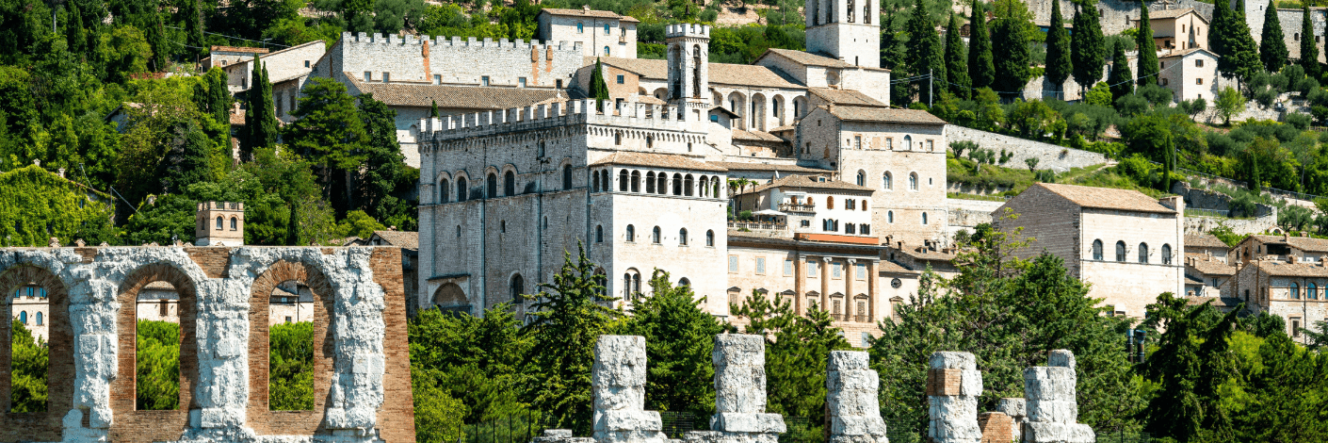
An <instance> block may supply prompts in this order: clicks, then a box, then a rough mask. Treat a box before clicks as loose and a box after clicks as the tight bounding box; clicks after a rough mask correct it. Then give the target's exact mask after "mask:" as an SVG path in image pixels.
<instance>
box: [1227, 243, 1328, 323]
mask: <svg viewBox="0 0 1328 443" xmlns="http://www.w3.org/2000/svg"><path fill="white" fill-rule="evenodd" d="M1238 266H1240V270H1239V271H1238V272H1237V274H1236V277H1235V287H1234V288H1233V292H1234V293H1235V294H1236V295H1237V297H1238V300H1239V301H1241V302H1244V303H1245V305H1246V309H1249V310H1250V311H1252V312H1267V313H1270V314H1273V315H1277V316H1279V317H1282V318H1283V319H1284V320H1286V333H1287V335H1288V336H1290V337H1291V338H1292V339H1293V340H1296V341H1298V342H1302V343H1304V342H1305V341H1306V340H1307V338H1306V336H1305V334H1303V333H1301V331H1300V328H1306V329H1309V328H1315V324H1316V323H1317V322H1321V321H1324V320H1325V319H1328V267H1324V262H1323V261H1322V260H1320V261H1317V262H1301V261H1300V260H1298V259H1297V258H1296V256H1294V255H1291V256H1289V259H1287V260H1285V261H1280V260H1275V259H1271V257H1270V258H1269V259H1264V260H1257V261H1250V262H1246V263H1242V264H1241V265H1238Z"/></svg>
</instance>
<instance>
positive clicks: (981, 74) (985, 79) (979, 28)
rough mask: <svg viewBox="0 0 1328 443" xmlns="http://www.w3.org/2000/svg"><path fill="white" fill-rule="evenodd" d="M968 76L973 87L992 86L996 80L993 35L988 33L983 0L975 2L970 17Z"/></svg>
mask: <svg viewBox="0 0 1328 443" xmlns="http://www.w3.org/2000/svg"><path fill="white" fill-rule="evenodd" d="M968 23H969V33H968V76H969V79H970V81H971V82H972V83H973V88H974V89H977V88H987V87H991V84H992V82H994V81H996V67H995V65H994V64H993V63H992V60H991V35H989V34H988V33H987V13H986V7H985V6H984V3H982V2H973V15H972V16H970V17H969V20H968Z"/></svg>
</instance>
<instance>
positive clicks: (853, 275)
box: [840, 258, 858, 321]
mask: <svg viewBox="0 0 1328 443" xmlns="http://www.w3.org/2000/svg"><path fill="white" fill-rule="evenodd" d="M857 264H858V261H857V260H854V259H851V258H850V259H847V260H844V271H845V272H844V310H843V311H841V312H840V315H843V316H844V317H843V318H841V319H840V321H852V320H851V318H850V315H849V312H856V311H854V308H855V306H853V297H854V296H855V295H856V294H854V293H853V281H854V280H856V279H857V278H858V270H857V268H855V267H854V266H857Z"/></svg>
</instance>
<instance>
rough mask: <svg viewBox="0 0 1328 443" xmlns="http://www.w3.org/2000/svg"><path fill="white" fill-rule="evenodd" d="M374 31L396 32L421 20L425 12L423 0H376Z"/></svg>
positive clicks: (374, 3) (374, 6)
mask: <svg viewBox="0 0 1328 443" xmlns="http://www.w3.org/2000/svg"><path fill="white" fill-rule="evenodd" d="M373 9H374V14H373V20H374V31H377V32H381V33H383V34H388V33H391V34H396V33H398V32H401V30H402V29H404V28H406V27H408V26H410V25H411V24H416V23H419V22H420V18H421V16H422V15H423V14H424V2H423V0H374V2H373Z"/></svg>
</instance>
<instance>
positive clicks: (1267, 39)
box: [1259, 5, 1289, 72]
mask: <svg viewBox="0 0 1328 443" xmlns="http://www.w3.org/2000/svg"><path fill="white" fill-rule="evenodd" d="M1264 11H1266V13H1265V14H1264V16H1263V41H1262V42H1260V43H1259V59H1260V60H1262V61H1263V67H1264V69H1266V70H1267V71H1268V72H1277V71H1281V70H1282V67H1283V66H1286V64H1287V57H1289V55H1288V54H1287V47H1286V42H1285V41H1283V40H1282V39H1283V35H1282V22H1281V21H1279V20H1278V19H1277V8H1274V7H1272V5H1269V6H1268V7H1267V8H1264Z"/></svg>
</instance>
